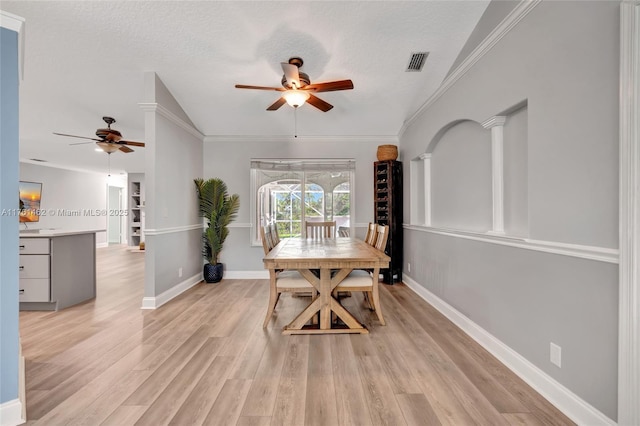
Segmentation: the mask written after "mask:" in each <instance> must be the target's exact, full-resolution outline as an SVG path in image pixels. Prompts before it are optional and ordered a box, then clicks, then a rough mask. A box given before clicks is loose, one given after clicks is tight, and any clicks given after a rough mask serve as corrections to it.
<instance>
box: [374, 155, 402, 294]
mask: <svg viewBox="0 0 640 426" xmlns="http://www.w3.org/2000/svg"><path fill="white" fill-rule="evenodd" d="M373 179H374V184H373V185H374V194H373V198H374V199H373V205H374V218H375V222H376V223H378V224H380V225H389V238H388V239H387V247H386V249H385V253H386V254H387V255H388V256H389V257H390V258H391V262H390V263H389V269H383V270H381V271H380V273H381V274H382V275H383V277H384V278H383V280H384V282H385V283H387V284H393V283H394V282H395V281H402V163H401V162H400V161H394V160H388V161H376V162H375V163H374V165H373Z"/></svg>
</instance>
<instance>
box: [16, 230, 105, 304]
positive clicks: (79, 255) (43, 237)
mask: <svg viewBox="0 0 640 426" xmlns="http://www.w3.org/2000/svg"><path fill="white" fill-rule="evenodd" d="M96 232H104V229H94V230H60V229H39V230H26V231H20V245H19V249H20V272H19V277H20V310H31V311H33V310H38V311H57V310H59V309H64V308H67V307H69V306H73V305H76V304H78V303H82V302H85V301H87V300H91V299H93V298H95V297H96Z"/></svg>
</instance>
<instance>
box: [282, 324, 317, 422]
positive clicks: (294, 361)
mask: <svg viewBox="0 0 640 426" xmlns="http://www.w3.org/2000/svg"><path fill="white" fill-rule="evenodd" d="M310 337H311V336H308V335H306V336H304V335H303V336H298V337H297V338H293V339H288V340H289V341H288V345H287V348H286V355H285V359H284V365H283V368H282V375H281V377H280V383H279V385H278V395H277V397H276V402H275V408H274V410H273V415H272V423H273V424H277V425H300V424H304V416H305V414H304V413H305V411H304V407H305V399H306V392H307V370H308V369H309V365H308V362H309V339H310Z"/></svg>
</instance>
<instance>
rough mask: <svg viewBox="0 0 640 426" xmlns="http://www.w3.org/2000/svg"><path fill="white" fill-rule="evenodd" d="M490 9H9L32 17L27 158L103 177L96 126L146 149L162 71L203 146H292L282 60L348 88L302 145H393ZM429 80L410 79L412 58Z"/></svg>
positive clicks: (88, 4)
mask: <svg viewBox="0 0 640 426" xmlns="http://www.w3.org/2000/svg"><path fill="white" fill-rule="evenodd" d="M487 4H488V1H413V2H403V1H366V2H347V1H336V2H332V1H289V2H276V1H258V2H254V1H193V2H192V1H150V2H144V1H61V2H50V1H6V0H3V1H2V3H1V5H0V7H1V8H2V10H3V11H6V12H10V13H13V14H15V15H18V16H21V17H23V18H25V21H26V24H25V57H24V80H23V81H22V83H21V87H20V157H21V159H22V160H25V161H29V159H33V158H38V159H42V160H46V161H48V162H50V163H52V164H56V165H61V166H65V167H70V168H77V169H88V170H96V171H105V170H106V165H107V158H106V154H104V153H96V152H94V148H95V146H94V145H93V144H87V145H76V146H70V145H69V144H70V143H73V142H81V140H79V139H71V138H65V137H61V136H54V135H52V132H60V133H69V134H75V135H82V136H93V134H94V132H95V130H96V128H98V127H104V122H102V119H101V117H102V116H104V115H108V116H112V117H114V118H116V120H117V123H116V124H115V125H114V126H113V127H114V128H115V129H118V130H120V131H121V132H122V134H123V136H124V138H125V139H129V140H139V141H143V140H144V120H143V111H142V109H141V108H140V106H139V105H138V104H139V103H140V102H142V101H143V84H142V83H143V73H144V72H146V71H155V72H156V73H157V74H158V76H159V77H160V78H161V79H162V81H163V82H164V83H165V85H166V86H167V88H168V89H169V90H170V91H171V92H172V94H173V96H174V97H175V98H176V100H177V101H178V102H179V103H180V105H181V106H182V108H183V109H184V110H185V112H186V113H187V114H188V115H189V116H190V118H191V120H192V121H193V123H194V124H195V126H196V127H197V128H198V130H199V131H200V132H201V133H203V134H204V135H207V136H236V137H237V136H254V137H262V136H264V137H269V138H273V137H274V136H281V135H282V136H291V135H292V134H293V132H294V121H293V119H294V110H293V109H292V108H291V107H289V106H287V105H285V106H283V107H282V108H280V109H279V110H278V111H273V112H271V111H266V108H267V106H269V105H271V104H272V103H273V102H274V101H275V100H276V99H277V97H278V93H276V92H269V91H257V90H240V89H236V88H234V85H235V84H250V85H260V86H274V87H277V86H279V84H280V79H281V77H282V69H281V67H280V62H286V61H287V60H288V58H289V57H291V56H301V57H302V58H303V59H304V61H305V62H304V66H303V68H302V71H304V72H306V73H307V74H308V75H309V76H310V78H311V80H312V82H323V81H330V80H341V79H351V80H352V81H353V84H354V89H353V90H348V91H341V92H327V93H321V94H318V96H319V97H320V98H322V99H323V100H325V101H327V102H329V103H331V104H333V105H334V108H333V109H332V110H330V111H329V112H326V113H325V112H321V111H320V110H317V109H316V108H314V107H312V106H310V105H304V106H303V107H301V108H300V109H298V111H297V129H298V134H299V135H300V136H301V137H304V136H356V137H357V136H362V137H377V136H396V135H397V134H398V131H399V130H400V128H401V127H402V125H403V122H404V121H405V120H406V119H407V118H409V117H411V116H412V114H413V113H415V111H416V110H417V109H418V108H419V107H420V106H421V105H422V104H423V103H424V102H425V101H426V100H427V99H428V98H429V96H430V95H431V94H432V93H433V91H434V90H436V89H437V87H438V86H439V85H440V83H441V82H442V80H443V79H444V77H445V76H446V74H447V72H448V71H449V68H450V67H451V65H452V63H453V62H454V61H455V59H456V57H457V55H458V53H459V51H460V49H461V48H462V47H463V45H464V43H465V42H466V40H467V38H468V37H469V34H470V33H471V31H472V30H473V28H474V27H475V25H476V23H477V21H478V19H479V18H480V16H481V15H482V13H483V12H484V10H485V8H486V6H487ZM419 51H427V52H429V56H428V58H427V61H426V64H425V67H424V70H423V71H422V72H420V73H416V72H405V68H406V66H407V64H408V60H409V57H410V55H411V53H412V52H419ZM134 149H135V152H134V153H130V154H124V153H120V152H117V153H115V154H113V155H112V156H111V168H112V171H114V172H117V171H128V172H140V171H143V168H144V153H143V150H144V148H135V147H134Z"/></svg>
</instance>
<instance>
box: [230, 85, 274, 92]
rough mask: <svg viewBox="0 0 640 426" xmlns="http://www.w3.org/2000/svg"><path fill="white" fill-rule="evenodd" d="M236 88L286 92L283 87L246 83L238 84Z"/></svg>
mask: <svg viewBox="0 0 640 426" xmlns="http://www.w3.org/2000/svg"><path fill="white" fill-rule="evenodd" d="M236 89H256V90H275V91H276V92H284V91H285V90H286V89H284V88H282V87H266V86H248V85H246V84H236Z"/></svg>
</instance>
